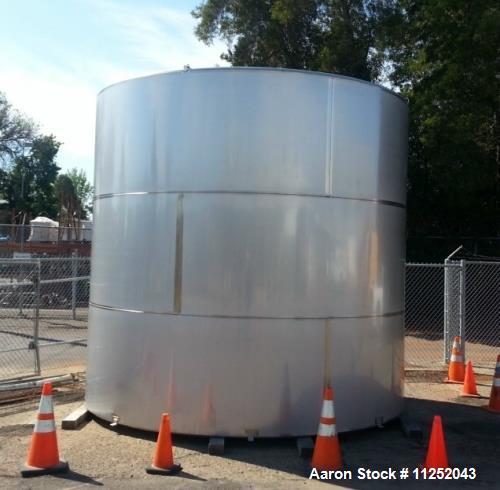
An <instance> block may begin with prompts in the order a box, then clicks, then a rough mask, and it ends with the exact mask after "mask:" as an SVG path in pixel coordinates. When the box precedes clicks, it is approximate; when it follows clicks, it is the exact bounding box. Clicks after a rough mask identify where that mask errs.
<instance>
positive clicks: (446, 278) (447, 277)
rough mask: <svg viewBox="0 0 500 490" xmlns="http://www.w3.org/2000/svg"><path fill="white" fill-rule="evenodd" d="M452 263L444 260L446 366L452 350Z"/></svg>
mask: <svg viewBox="0 0 500 490" xmlns="http://www.w3.org/2000/svg"><path fill="white" fill-rule="evenodd" d="M449 263H450V261H449V260H448V259H445V260H444V298H443V299H444V323H443V361H444V363H445V364H447V363H448V362H449V360H450V359H449V356H450V349H449V348H448V339H449V336H450V328H449V321H450V314H449V311H448V308H449V304H450V297H449V294H450V290H449V285H448V282H449V280H450V275H449V273H448V269H449V267H448V264H449Z"/></svg>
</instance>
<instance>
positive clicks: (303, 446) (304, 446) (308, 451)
mask: <svg viewBox="0 0 500 490" xmlns="http://www.w3.org/2000/svg"><path fill="white" fill-rule="evenodd" d="M297 451H298V452H299V456H300V457H301V458H310V457H311V456H312V454H313V451H314V441H313V438H312V437H297Z"/></svg>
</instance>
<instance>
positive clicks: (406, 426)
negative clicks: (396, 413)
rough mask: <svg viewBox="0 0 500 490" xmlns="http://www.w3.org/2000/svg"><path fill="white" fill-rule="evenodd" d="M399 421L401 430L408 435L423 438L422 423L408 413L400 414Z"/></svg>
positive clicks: (413, 437)
mask: <svg viewBox="0 0 500 490" xmlns="http://www.w3.org/2000/svg"><path fill="white" fill-rule="evenodd" d="M399 423H400V425H401V430H402V431H403V433H404V435H405V436H406V437H409V438H410V439H415V440H418V441H421V440H422V438H423V432H422V427H421V425H420V424H419V423H418V422H417V421H416V420H415V419H413V418H412V417H410V416H409V415H408V414H407V413H403V414H401V415H400V417H399Z"/></svg>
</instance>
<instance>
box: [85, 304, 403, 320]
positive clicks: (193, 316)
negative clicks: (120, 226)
mask: <svg viewBox="0 0 500 490" xmlns="http://www.w3.org/2000/svg"><path fill="white" fill-rule="evenodd" d="M89 305H90V306H94V307H95V308H101V309H103V310H111V311H121V312H123V313H140V314H146V315H164V316H174V317H178V316H180V317H190V318H234V319H241V320H350V319H354V320H355V319H360V318H386V317H391V316H398V315H402V314H403V313H404V310H400V311H395V312H391V313H383V314H381V315H359V316H240V315H197V314H193V313H172V312H168V311H144V310H131V309H127V308H117V307H114V306H106V305H101V304H99V303H94V302H93V301H90V302H89Z"/></svg>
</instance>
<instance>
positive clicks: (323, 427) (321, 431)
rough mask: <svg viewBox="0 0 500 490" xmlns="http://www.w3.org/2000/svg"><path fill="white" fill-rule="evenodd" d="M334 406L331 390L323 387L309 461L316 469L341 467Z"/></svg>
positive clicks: (323, 469) (324, 469)
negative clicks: (319, 413) (317, 422)
mask: <svg viewBox="0 0 500 490" xmlns="http://www.w3.org/2000/svg"><path fill="white" fill-rule="evenodd" d="M335 423H336V420H335V408H334V405H333V390H332V388H330V387H327V388H325V394H324V396H323V408H322V409H321V418H320V419H319V427H318V435H317V437H316V444H315V445H314V452H313V456H312V461H311V468H316V470H318V471H328V470H338V469H340V468H341V467H342V455H341V454H340V444H339V438H338V435H337V429H336V426H335Z"/></svg>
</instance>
